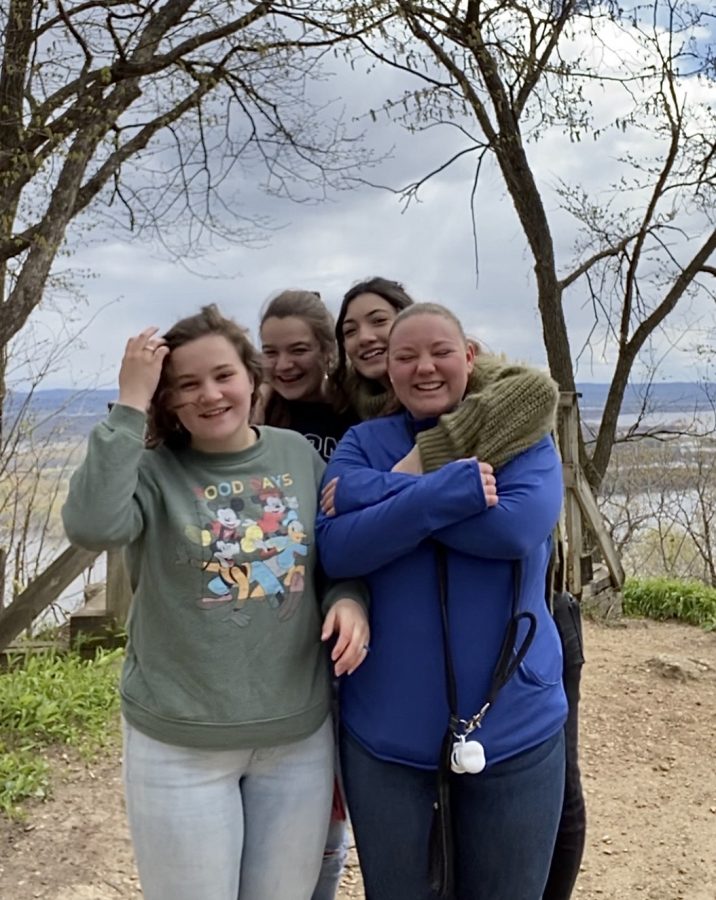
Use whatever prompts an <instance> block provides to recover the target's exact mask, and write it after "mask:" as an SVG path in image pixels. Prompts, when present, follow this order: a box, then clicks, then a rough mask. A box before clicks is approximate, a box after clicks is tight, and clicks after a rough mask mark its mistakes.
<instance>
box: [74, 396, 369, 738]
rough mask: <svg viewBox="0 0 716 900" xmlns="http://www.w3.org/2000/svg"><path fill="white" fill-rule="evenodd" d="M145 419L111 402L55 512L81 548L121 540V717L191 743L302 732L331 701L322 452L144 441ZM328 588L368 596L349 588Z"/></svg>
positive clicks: (292, 440) (290, 445) (270, 437)
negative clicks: (124, 627) (320, 501)
mask: <svg viewBox="0 0 716 900" xmlns="http://www.w3.org/2000/svg"><path fill="white" fill-rule="evenodd" d="M144 426H145V417H144V415H143V414H142V413H140V412H138V411H137V410H135V409H132V408H130V407H127V406H121V405H116V406H115V407H114V408H113V409H112V411H111V413H110V414H109V416H108V418H107V419H106V421H105V422H103V423H101V424H100V425H98V426H97V427H96V428H95V429H94V430H93V432H92V434H91V435H90V439H89V446H88V450H87V456H86V458H85V460H84V462H83V463H82V465H81V466H80V467H79V469H78V470H77V471H76V472H75V474H74V475H73V476H72V480H71V482H70V489H69V496H68V498H67V501H66V503H65V505H64V508H63V510H62V515H63V519H64V523H65V529H66V531H67V535H68V537H69V538H70V540H71V541H72V542H73V543H75V544H79V545H80V546H82V547H87V548H89V549H97V550H104V549H107V548H108V547H117V546H124V545H127V563H128V568H129V573H130V580H131V585H132V591H133V599H132V607H131V612H130V616H129V622H128V632H129V641H128V646H127V655H126V659H125V664H124V670H123V672H122V679H121V686H120V691H121V695H122V711H123V714H124V716H125V717H126V719H127V720H128V721H129V722H130V723H131V724H132V725H134V726H135V727H136V728H138V729H139V730H140V731H142V732H144V733H145V734H147V735H149V736H150V737H152V738H155V739H156V740H160V741H164V742H166V743H170V744H175V745H178V746H186V747H203V748H213V749H225V748H226V749H228V748H249V747H266V746H272V745H275V744H284V743H290V742H292V741H297V740H300V739H302V738H305V737H307V736H308V735H310V734H312V733H313V732H314V731H315V730H316V729H317V728H318V727H319V726H320V725H321V723H322V722H323V720H324V719H325V718H326V716H327V715H328V712H329V705H330V689H329V670H328V665H327V660H326V654H325V652H324V647H323V645H322V644H321V641H320V629H321V621H320V619H321V616H320V605H319V600H318V598H317V592H318V587H317V585H316V577H317V574H316V549H315V542H314V531H313V525H314V520H315V517H316V505H317V493H318V486H319V483H320V479H321V475H322V473H323V468H324V463H323V462H322V460H321V459H320V457H319V456H318V454H317V453H316V451H315V450H314V449H313V448H312V447H311V445H310V444H309V442H308V441H307V440H306V439H305V438H304V437H302V436H301V435H299V434H296V433H295V432H291V431H287V430H282V429H276V428H270V427H262V428H260V429H258V431H259V438H258V440H257V441H256V443H255V444H254V445H253V446H251V447H249V448H247V449H246V450H244V451H241V452H239V453H214V454H207V453H200V452H198V451H196V450H191V449H186V450H181V451H172V450H169V449H168V448H166V447H160V448H159V449H156V450H147V449H145V447H144ZM322 593H323V592H322ZM325 593H326V594H327V596H326V597H325V598H324V599H325V601H326V603H328V604H329V603H330V602H332V600H333V599H337V598H338V597H339V596H354V597H355V599H358V600H362V599H363V598H362V596H361V594H360V593H359V592H358V591H357V586H356V585H353V584H350V585H346V584H345V583H343V584H340V585H334V586H333V587H332V588H331V589H330V591H326V592H325Z"/></svg>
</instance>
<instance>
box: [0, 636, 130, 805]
mask: <svg viewBox="0 0 716 900" xmlns="http://www.w3.org/2000/svg"><path fill="white" fill-rule="evenodd" d="M121 656H122V651H121V650H113V651H111V652H103V651H101V650H100V651H98V653H97V656H96V657H95V658H94V659H82V658H81V657H80V656H79V655H78V654H77V653H67V654H61V653H58V652H55V651H48V652H38V653H34V654H31V655H29V656H28V657H27V658H26V659H25V660H24V662H21V661H20V660H11V664H10V668H9V669H8V671H6V672H4V673H2V674H0V760H1V762H0V809H1V810H3V811H4V812H5V813H7V814H10V815H12V814H16V813H17V812H18V803H19V802H20V801H21V800H23V799H25V798H28V797H43V796H45V795H46V793H47V790H48V778H49V767H48V765H47V762H46V760H45V759H44V758H43V756H42V752H41V751H42V749H43V748H44V747H46V746H48V745H50V744H66V745H69V746H71V747H75V748H77V750H79V752H80V753H81V754H82V755H84V756H86V757H91V756H92V754H93V753H95V752H96V751H97V750H98V749H100V748H101V747H102V746H104V745H105V744H106V743H107V741H108V740H109V739H110V738H111V737H112V736H113V735H114V734H115V732H116V728H117V720H118V717H117V711H118V707H119V694H118V691H117V680H118V674H119V662H120V660H121Z"/></svg>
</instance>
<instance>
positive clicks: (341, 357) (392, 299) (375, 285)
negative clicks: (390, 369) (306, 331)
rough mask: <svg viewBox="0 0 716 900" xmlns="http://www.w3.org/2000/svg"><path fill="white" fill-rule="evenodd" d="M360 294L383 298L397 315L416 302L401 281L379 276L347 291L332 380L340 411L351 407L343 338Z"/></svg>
mask: <svg viewBox="0 0 716 900" xmlns="http://www.w3.org/2000/svg"><path fill="white" fill-rule="evenodd" d="M360 294H377V295H378V296H379V297H382V298H383V300H385V301H386V303H390V305H391V306H392V307H393V309H394V310H395V311H396V312H397V313H400V312H401V311H402V310H404V309H407V307H409V306H412V305H413V303H414V302H415V301H414V300H413V298H412V297H411V296H410V294H409V293H408V292H407V291H406V290H405V288H404V287H403V285H402V284H401V283H400V282H399V281H391V280H390V279H389V278H382V277H380V276H379V275H376V276H374V277H373V278H368V279H366V280H365V281H359V282H358V284H354V285H353V287H351V288H349V290H348V291H346V293H345V294H344V296H343V300H342V301H341V308H340V310H339V312H338V318H337V319H336V346H337V347H338V362H337V364H336V368H335V370H334V372H333V375H332V376H331V379H330V380H331V387H332V390H333V393H334V396H335V397H336V402H337V404H338V406H339V408H340V409H347V408H348V407H350V405H351V397H350V392H349V391H346V388H345V384H346V377H347V375H348V371H349V365H348V358H347V356H346V346H345V339H344V337H343V323H344V322H345V320H346V316H347V315H348V307H349V306H350V304H351V302H352V301H353V300H355V298H356V297H358V296H359V295H360ZM353 374H354V375H355V377H357V378H359V379H361V378H362V376H361V375H359V374H358V373H357V372H355V373H353ZM363 380H364V381H365V382H366V383H367V382H368V379H363Z"/></svg>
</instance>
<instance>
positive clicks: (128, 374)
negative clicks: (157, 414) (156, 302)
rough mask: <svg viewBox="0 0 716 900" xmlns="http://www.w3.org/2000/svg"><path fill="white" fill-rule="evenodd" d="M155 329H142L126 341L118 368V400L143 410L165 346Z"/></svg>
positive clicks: (166, 350) (153, 387) (155, 381)
mask: <svg viewBox="0 0 716 900" xmlns="http://www.w3.org/2000/svg"><path fill="white" fill-rule="evenodd" d="M158 331H159V329H158V328H154V327H152V328H145V329H144V331H142V332H140V333H139V334H138V335H137V336H136V337H132V338H130V339H129V340H128V341H127V346H126V348H125V351H124V357H123V358H122V365H121V367H120V369H119V402H120V403H122V404H124V405H125V406H133V407H134V408H135V409H138V410H140V411H141V412H146V410H147V409H148V407H149V403H150V401H151V399H152V397H153V396H154V391H156V389H157V385H158V384H159V376H160V375H161V374H162V366H163V365H164V360H165V359H166V358H167V356H168V354H169V348H168V347H167V345H166V342H165V341H164V338H162V337H157V332H158Z"/></svg>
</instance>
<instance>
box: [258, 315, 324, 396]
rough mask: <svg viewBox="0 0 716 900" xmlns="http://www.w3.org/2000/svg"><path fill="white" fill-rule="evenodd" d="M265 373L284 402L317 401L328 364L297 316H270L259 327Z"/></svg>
mask: <svg viewBox="0 0 716 900" xmlns="http://www.w3.org/2000/svg"><path fill="white" fill-rule="evenodd" d="M261 349H262V352H263V358H264V371H265V373H266V379H267V381H268V382H269V384H270V385H271V387H272V388H273V389H274V390H275V391H276V392H277V393H279V394H280V395H281V396H282V397H283V398H284V399H285V400H319V399H320V398H321V391H322V387H323V379H324V376H325V374H326V371H327V370H328V366H329V360H328V359H327V357H326V354H325V353H323V352H322V350H321V346H320V344H319V342H318V339H317V338H316V336H315V334H314V333H313V329H312V328H311V326H310V325H309V324H308V323H307V322H306V321H305V320H304V319H302V318H300V317H299V316H284V317H283V318H278V317H277V316H269V318H267V319H265V320H264V322H263V324H262V325H261Z"/></svg>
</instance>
